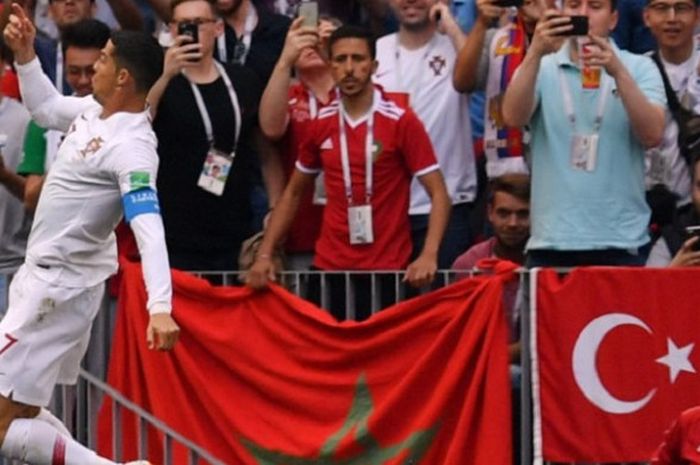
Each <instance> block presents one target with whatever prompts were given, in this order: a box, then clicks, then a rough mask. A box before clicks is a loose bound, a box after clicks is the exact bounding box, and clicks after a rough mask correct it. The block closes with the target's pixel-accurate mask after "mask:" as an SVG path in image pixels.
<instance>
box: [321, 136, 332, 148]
mask: <svg viewBox="0 0 700 465" xmlns="http://www.w3.org/2000/svg"><path fill="white" fill-rule="evenodd" d="M320 148H321V150H332V149H333V141H332V140H331V138H330V137H329V138H328V139H326V140H324V141H323V143H322V144H321V147H320Z"/></svg>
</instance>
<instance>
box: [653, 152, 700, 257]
mask: <svg viewBox="0 0 700 465" xmlns="http://www.w3.org/2000/svg"><path fill="white" fill-rule="evenodd" d="M691 177H692V187H691V198H692V203H691V204H690V205H688V206H686V207H685V208H683V209H681V210H680V212H679V213H678V215H676V218H675V219H674V221H673V223H672V224H669V225H667V226H665V227H664V228H663V229H662V230H661V237H659V239H658V240H657V241H656V243H655V244H654V246H653V247H652V249H651V252H650V253H649V259H648V260H647V266H650V267H666V266H669V267H681V266H700V157H696V158H695V159H694V160H693V163H692V165H691Z"/></svg>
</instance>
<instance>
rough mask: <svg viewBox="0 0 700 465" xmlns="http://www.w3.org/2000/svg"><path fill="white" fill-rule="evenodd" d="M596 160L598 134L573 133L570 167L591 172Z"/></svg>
mask: <svg viewBox="0 0 700 465" xmlns="http://www.w3.org/2000/svg"><path fill="white" fill-rule="evenodd" d="M597 162H598V134H574V135H573V136H572V137H571V167H572V168H574V169H575V170H580V171H587V172H592V171H594V170H595V167H596V164H597Z"/></svg>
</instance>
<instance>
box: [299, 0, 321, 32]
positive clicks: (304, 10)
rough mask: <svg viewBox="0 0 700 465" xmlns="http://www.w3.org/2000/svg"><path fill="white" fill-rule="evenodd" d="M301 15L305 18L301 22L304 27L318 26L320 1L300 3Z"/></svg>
mask: <svg viewBox="0 0 700 465" xmlns="http://www.w3.org/2000/svg"><path fill="white" fill-rule="evenodd" d="M299 16H301V17H302V18H304V22H303V23H302V24H301V25H302V26H304V27H316V26H318V3H317V2H314V1H304V2H301V3H300V4H299Z"/></svg>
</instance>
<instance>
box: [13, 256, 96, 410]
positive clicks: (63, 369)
mask: <svg viewBox="0 0 700 465" xmlns="http://www.w3.org/2000/svg"><path fill="white" fill-rule="evenodd" d="M41 271H43V270H41ZM104 287H105V286H104V283H100V284H98V285H96V286H92V287H88V288H68V287H61V286H57V285H55V284H50V283H48V282H46V281H44V280H41V279H40V278H39V277H37V276H36V275H35V274H34V273H32V267H31V266H29V265H26V264H25V265H22V267H21V268H20V269H19V271H18V272H17V273H16V274H15V276H14V278H13V280H12V284H10V292H9V306H8V309H7V313H6V314H5V317H4V318H3V319H2V321H0V394H1V395H3V396H5V397H8V398H9V397H12V399H13V400H15V401H17V402H21V403H23V404H28V405H35V406H46V405H47V404H48V403H49V401H50V400H51V395H52V393H53V389H54V387H55V385H56V384H75V383H76V382H77V380H78V373H79V370H80V361H81V360H82V358H83V356H84V355H85V351H86V350H87V345H88V342H89V340H90V329H91V328H92V322H93V320H94V319H95V316H96V315H97V312H98V311H99V309H100V305H101V303H102V297H103V295H104Z"/></svg>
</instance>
